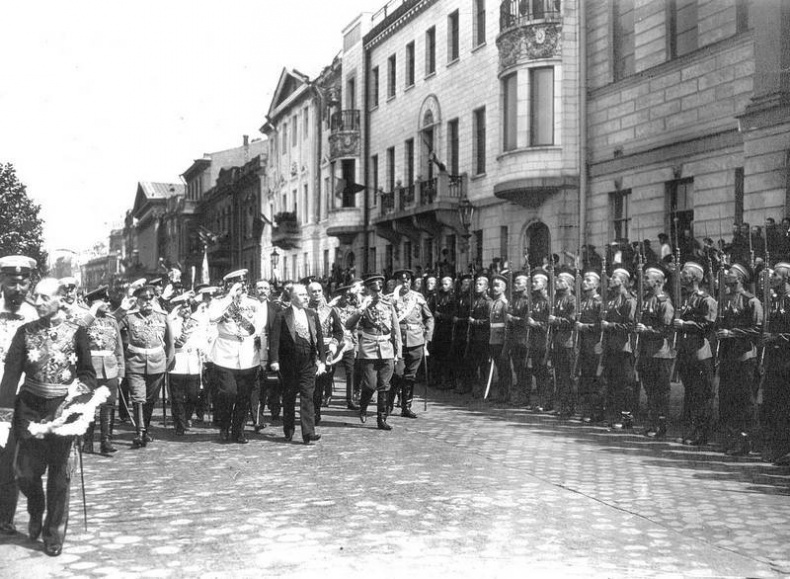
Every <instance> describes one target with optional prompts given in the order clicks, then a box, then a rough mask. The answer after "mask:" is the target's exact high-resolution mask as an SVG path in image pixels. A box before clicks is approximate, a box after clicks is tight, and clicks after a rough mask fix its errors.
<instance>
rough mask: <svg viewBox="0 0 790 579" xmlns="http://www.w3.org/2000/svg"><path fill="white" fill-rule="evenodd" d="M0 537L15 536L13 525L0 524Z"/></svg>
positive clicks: (14, 526)
mask: <svg viewBox="0 0 790 579" xmlns="http://www.w3.org/2000/svg"><path fill="white" fill-rule="evenodd" d="M0 535H16V525H14V523H0Z"/></svg>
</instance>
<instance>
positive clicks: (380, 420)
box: [376, 392, 392, 430]
mask: <svg viewBox="0 0 790 579" xmlns="http://www.w3.org/2000/svg"><path fill="white" fill-rule="evenodd" d="M381 394H382V393H381V392H379V400H378V404H377V405H376V427H377V428H378V429H379V430H392V426H390V425H389V424H387V416H388V414H387V399H385V397H384V396H381Z"/></svg>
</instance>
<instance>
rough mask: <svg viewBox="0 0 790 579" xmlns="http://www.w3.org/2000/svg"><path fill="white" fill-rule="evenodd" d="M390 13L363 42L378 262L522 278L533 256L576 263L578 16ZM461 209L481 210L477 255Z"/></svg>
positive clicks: (447, 6)
mask: <svg viewBox="0 0 790 579" xmlns="http://www.w3.org/2000/svg"><path fill="white" fill-rule="evenodd" d="M470 8H471V9H470ZM384 10H385V12H386V15H385V17H384V18H382V19H381V21H380V22H378V23H374V25H373V26H372V28H371V30H370V32H368V33H367V34H366V35H365V37H364V50H365V59H366V64H365V66H366V74H367V82H368V85H367V88H368V99H367V114H368V121H367V122H368V129H369V131H368V133H367V135H368V137H367V138H368V142H367V143H366V145H365V146H366V153H365V163H366V179H367V181H366V185H368V186H369V187H370V188H371V189H372V190H373V191H376V192H377V194H375V195H370V197H369V200H368V202H369V206H370V217H371V220H370V221H371V224H372V227H373V230H374V231H375V234H376V235H375V237H372V238H371V242H370V245H371V248H372V249H373V250H374V251H375V259H374V258H373V256H372V253H371V258H370V259H371V261H372V262H373V263H375V265H376V267H378V268H383V269H385V270H392V269H397V268H399V267H411V268H417V267H418V266H419V267H420V268H421V269H422V270H427V269H433V268H435V266H436V262H437V261H439V260H440V259H441V258H442V256H446V257H447V258H448V260H450V261H455V263H457V264H458V269H465V264H466V263H467V262H470V261H471V262H475V263H476V264H477V267H478V268H480V267H484V266H487V265H488V264H489V263H490V262H491V261H492V260H493V259H494V258H501V259H503V260H511V261H512V262H513V265H514V266H518V267H520V266H521V265H522V262H523V259H524V257H523V256H524V250H525V249H529V254H530V261H532V262H533V264H534V263H539V262H540V260H541V259H542V258H544V257H546V256H547V255H548V254H549V253H550V252H555V253H558V252H560V251H562V250H563V249H569V250H570V249H573V248H574V247H575V245H576V244H577V243H578V237H579V235H578V222H579V219H578V215H579V173H580V171H579V167H580V166H581V164H580V151H579V132H580V125H579V119H580V101H581V93H580V90H579V86H580V66H579V64H580V61H579V49H580V46H579V33H578V27H579V14H578V3H577V2H574V1H566V2H562V4H561V5H560V3H559V2H554V1H553V0H552V1H548V0H545V1H544V0H540V1H538V0H535V1H533V2H518V1H510V0H506V1H504V2H499V1H493V0H479V1H472V2H470V1H465V0H419V1H404V2H400V3H390V4H389V5H387V7H385V9H384ZM344 70H345V65H344ZM464 197H466V198H468V200H469V201H470V202H471V203H472V204H473V205H474V206H475V208H476V211H475V214H474V218H473V221H472V223H471V227H470V229H469V231H468V238H469V243H468V244H467V243H465V242H464V234H465V233H466V232H465V231H464V229H463V227H462V224H461V222H460V220H459V215H458V211H457V208H458V204H459V202H460V200H461V199H462V198H464ZM465 250H468V252H465Z"/></svg>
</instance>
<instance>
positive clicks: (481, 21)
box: [472, 0, 486, 46]
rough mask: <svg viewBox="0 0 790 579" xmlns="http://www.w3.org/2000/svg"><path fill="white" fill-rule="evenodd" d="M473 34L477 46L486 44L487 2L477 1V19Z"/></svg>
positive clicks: (484, 0)
mask: <svg viewBox="0 0 790 579" xmlns="http://www.w3.org/2000/svg"><path fill="white" fill-rule="evenodd" d="M472 34H473V37H474V42H475V46H480V45H482V44H485V43H486V0H475V18H474V23H473V29H472Z"/></svg>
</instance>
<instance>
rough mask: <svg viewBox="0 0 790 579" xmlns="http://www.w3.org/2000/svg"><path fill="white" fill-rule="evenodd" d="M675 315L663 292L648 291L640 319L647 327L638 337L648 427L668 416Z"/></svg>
mask: <svg viewBox="0 0 790 579" xmlns="http://www.w3.org/2000/svg"><path fill="white" fill-rule="evenodd" d="M674 317H675V308H674V307H673V306H672V301H671V300H670V299H669V296H668V295H667V294H666V293H664V292H661V293H660V294H659V295H657V296H656V295H651V296H650V297H648V298H647V299H646V300H645V301H644V303H643V304H642V323H643V324H644V325H645V326H647V331H645V332H642V333H641V334H640V338H639V339H640V352H639V356H640V357H639V377H640V378H641V380H642V384H643V385H644V387H645V392H646V394H647V413H648V423H649V426H648V428H649V429H653V430H656V429H658V428H659V427H660V421H661V420H666V419H667V418H668V416H669V388H670V379H671V375H670V374H671V373H672V359H673V358H674V357H675V352H674V351H673V350H672V347H671V343H670V340H671V339H672V336H673V334H674V332H673V330H672V320H673V319H674Z"/></svg>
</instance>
